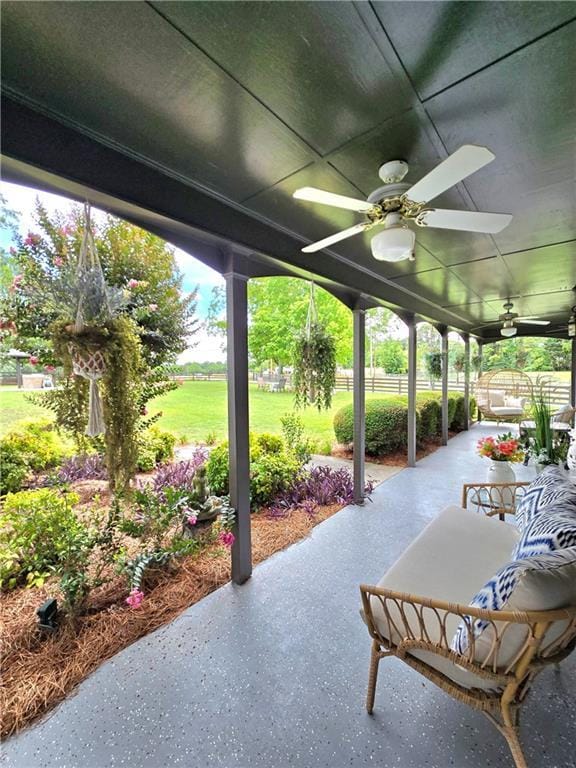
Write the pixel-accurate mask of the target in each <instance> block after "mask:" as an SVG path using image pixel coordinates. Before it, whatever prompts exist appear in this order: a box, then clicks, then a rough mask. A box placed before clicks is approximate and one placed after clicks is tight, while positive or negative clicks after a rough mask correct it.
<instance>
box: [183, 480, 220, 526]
mask: <svg viewBox="0 0 576 768" xmlns="http://www.w3.org/2000/svg"><path fill="white" fill-rule="evenodd" d="M227 506H228V504H227V501H226V499H225V498H223V497H220V496H211V495H210V493H209V489H208V485H207V483H206V467H204V466H202V467H198V469H197V470H196V472H195V474H194V479H193V481H192V490H191V491H190V492H188V493H187V494H186V499H185V506H184V507H183V508H182V513H183V514H182V535H183V536H184V538H190V539H194V538H197V537H198V536H199V534H200V533H202V532H203V531H204V530H205V529H206V528H209V527H210V526H211V525H212V523H214V522H215V521H216V519H217V518H218V517H219V516H221V515H222V513H223V511H224V509H225V508H226V507H227Z"/></svg>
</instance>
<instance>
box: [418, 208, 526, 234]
mask: <svg viewBox="0 0 576 768" xmlns="http://www.w3.org/2000/svg"><path fill="white" fill-rule="evenodd" d="M511 221H512V216H511V215H510V214H509V213H481V212H479V211H451V210H448V209H444V208H438V209H436V208H433V209H431V210H429V211H422V213H420V214H418V216H417V217H416V224H419V225H420V226H421V227H436V229H461V230H464V231H465V232H485V233H487V234H496V233H497V232H501V231H502V230H503V229H504V227H506V226H508V224H510V222H511Z"/></svg>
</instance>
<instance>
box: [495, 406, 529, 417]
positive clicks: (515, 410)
mask: <svg viewBox="0 0 576 768" xmlns="http://www.w3.org/2000/svg"><path fill="white" fill-rule="evenodd" d="M490 410H491V411H492V413H493V414H494V416H502V418H506V416H522V414H523V413H524V408H520V407H519V406H516V405H498V406H492V407H491V409H490Z"/></svg>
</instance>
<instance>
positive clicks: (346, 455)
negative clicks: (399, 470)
mask: <svg viewBox="0 0 576 768" xmlns="http://www.w3.org/2000/svg"><path fill="white" fill-rule="evenodd" d="M456 434H457V432H450V433H449V435H448V436H449V437H454V435H456ZM441 446H442V442H441V441H440V440H428V441H427V442H426V444H425V445H424V446H423V447H422V448H418V450H417V451H416V460H417V461H420V459H423V458H424V457H425V456H429V455H430V454H431V453H434V452H435V451H437V450H438V448H440V447H441ZM332 456H336V457H337V458H340V459H353V458H354V451H352V450H350V449H349V448H347V447H346V446H344V445H336V446H335V447H334V448H333V449H332ZM365 459H366V461H368V462H370V463H371V464H382V465H384V466H387V467H407V466H408V457H407V456H406V451H396V452H395V453H388V454H386V456H368V455H367V456H366V457H365Z"/></svg>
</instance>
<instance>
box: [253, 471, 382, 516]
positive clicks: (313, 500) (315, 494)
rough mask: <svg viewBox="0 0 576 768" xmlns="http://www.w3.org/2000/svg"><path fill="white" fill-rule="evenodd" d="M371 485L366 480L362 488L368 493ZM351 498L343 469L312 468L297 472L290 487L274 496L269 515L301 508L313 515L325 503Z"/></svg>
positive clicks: (351, 487) (347, 474)
mask: <svg viewBox="0 0 576 768" xmlns="http://www.w3.org/2000/svg"><path fill="white" fill-rule="evenodd" d="M373 489H374V484H373V483H372V482H368V483H367V484H366V488H365V491H366V493H367V494H368V495H369V494H370V493H372V490H373ZM353 500H354V480H353V478H352V473H351V472H350V471H349V470H347V469H345V468H341V469H332V468H331V467H325V466H320V467H312V469H311V470H310V471H309V472H305V473H304V474H302V475H300V477H298V478H297V479H296V480H295V481H294V483H293V484H292V485H291V487H290V488H289V489H288V490H286V491H284V493H281V494H280V495H279V496H277V497H276V499H275V500H274V503H273V504H272V505H271V507H270V508H269V511H268V514H269V515H270V517H285V516H286V515H287V514H288V513H289V512H290V511H292V510H296V509H302V510H303V511H304V512H306V513H307V514H309V515H314V514H315V513H316V511H317V509H318V507H322V506H327V505H328V504H348V503H350V502H351V501H353Z"/></svg>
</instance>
